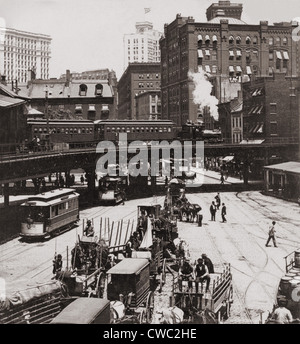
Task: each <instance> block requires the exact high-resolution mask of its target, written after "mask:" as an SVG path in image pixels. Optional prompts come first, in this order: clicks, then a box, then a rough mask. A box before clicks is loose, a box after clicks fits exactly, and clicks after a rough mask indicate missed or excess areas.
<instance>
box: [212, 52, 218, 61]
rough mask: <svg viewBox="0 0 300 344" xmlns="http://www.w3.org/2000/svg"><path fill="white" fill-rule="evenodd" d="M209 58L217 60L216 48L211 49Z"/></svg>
mask: <svg viewBox="0 0 300 344" xmlns="http://www.w3.org/2000/svg"><path fill="white" fill-rule="evenodd" d="M211 59H212V61H217V51H216V50H213V51H212V52H211Z"/></svg>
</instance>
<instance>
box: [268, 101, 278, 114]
mask: <svg viewBox="0 0 300 344" xmlns="http://www.w3.org/2000/svg"><path fill="white" fill-rule="evenodd" d="M276 113H277V104H276V103H270V114H272V115H274V114H276Z"/></svg>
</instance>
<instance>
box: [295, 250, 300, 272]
mask: <svg viewBox="0 0 300 344" xmlns="http://www.w3.org/2000/svg"><path fill="white" fill-rule="evenodd" d="M294 260H295V267H296V268H300V250H297V251H295V253H294Z"/></svg>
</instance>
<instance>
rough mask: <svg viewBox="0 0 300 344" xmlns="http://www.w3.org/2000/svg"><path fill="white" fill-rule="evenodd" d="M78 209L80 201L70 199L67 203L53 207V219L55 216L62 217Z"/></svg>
mask: <svg viewBox="0 0 300 344" xmlns="http://www.w3.org/2000/svg"><path fill="white" fill-rule="evenodd" d="M77 208H78V200H77V199H70V200H69V201H67V202H65V203H60V204H57V205H54V206H52V207H51V218H53V217H54V216H58V215H62V214H64V213H66V212H68V211H70V210H72V209H77Z"/></svg>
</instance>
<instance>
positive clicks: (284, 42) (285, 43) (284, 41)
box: [282, 37, 288, 45]
mask: <svg viewBox="0 0 300 344" xmlns="http://www.w3.org/2000/svg"><path fill="white" fill-rule="evenodd" d="M287 43H288V40H287V37H283V38H282V45H287Z"/></svg>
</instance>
